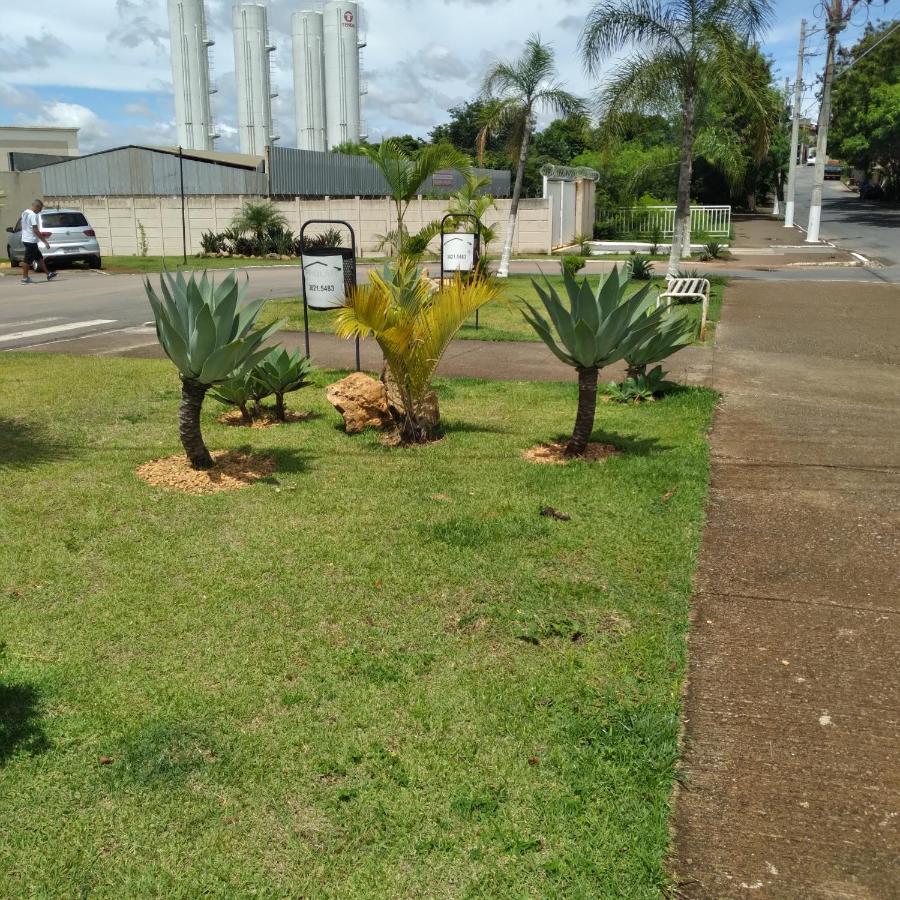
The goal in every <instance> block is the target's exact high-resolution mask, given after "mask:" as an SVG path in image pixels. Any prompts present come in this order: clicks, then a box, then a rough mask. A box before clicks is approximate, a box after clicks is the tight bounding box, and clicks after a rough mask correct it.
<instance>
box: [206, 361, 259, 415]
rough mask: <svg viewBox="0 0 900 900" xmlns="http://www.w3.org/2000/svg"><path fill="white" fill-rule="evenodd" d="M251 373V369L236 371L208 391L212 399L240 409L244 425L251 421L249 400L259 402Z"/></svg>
mask: <svg viewBox="0 0 900 900" xmlns="http://www.w3.org/2000/svg"><path fill="white" fill-rule="evenodd" d="M252 374H253V373H252V371H241V372H237V373H236V374H235V375H233V376H232V377H231V378H229V379H228V381H223V382H222V383H221V384H217V385H216V386H215V387H214V388H213V389H212V390H211V391H210V392H209V393H210V395H211V396H212V397H213V399H214V400H218V401H219V402H220V403H224V404H225V405H226V406H236V407H237V408H238V409H239V410H240V411H241V418H242V419H243V421H244V424H245V425H250V424H251V423H252V422H253V415H252V413H251V412H250V402H251V401H256V402H257V404H258V403H259V401H258V400H257V394H256V390H255V385H254V382H253V377H252ZM266 396H268V394H267V395H266ZM260 399H261V398H260Z"/></svg>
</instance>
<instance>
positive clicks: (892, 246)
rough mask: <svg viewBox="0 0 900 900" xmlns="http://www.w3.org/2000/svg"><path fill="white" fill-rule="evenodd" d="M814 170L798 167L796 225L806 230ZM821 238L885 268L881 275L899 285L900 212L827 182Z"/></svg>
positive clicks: (823, 199)
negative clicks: (876, 262)
mask: <svg viewBox="0 0 900 900" xmlns="http://www.w3.org/2000/svg"><path fill="white" fill-rule="evenodd" d="M812 183H813V167H812V166H798V167H797V193H796V197H795V201H794V202H795V214H794V221H795V223H796V224H797V225H799V226H801V227H802V228H803V229H804V230H805V229H806V226H807V222H808V221H809V201H810V196H811V194H812ZM819 237H820V238H822V239H823V240H827V241H830V242H831V243H833V244H834V245H835V246H837V247H840V248H841V249H842V250H850V251H856V252H857V253H861V254H862V255H863V256H865V257H867V258H868V259H872V260H876V261H878V262H880V263H881V264H882V265H883V266H885V271H883V272H882V273H881V274H882V276H883V277H885V278H886V279H887V280H889V281H894V282H900V208H898V207H897V206H896V205H895V206H889V205H887V204H885V203H876V202H872V201H862V200H860V199H859V195H858V194H856V193H854V192H851V191H849V190H848V189H847V188H845V187H844V185H843V184H841V182H839V181H826V182H825V186H824V190H823V192H822V224H821V226H820V229H819Z"/></svg>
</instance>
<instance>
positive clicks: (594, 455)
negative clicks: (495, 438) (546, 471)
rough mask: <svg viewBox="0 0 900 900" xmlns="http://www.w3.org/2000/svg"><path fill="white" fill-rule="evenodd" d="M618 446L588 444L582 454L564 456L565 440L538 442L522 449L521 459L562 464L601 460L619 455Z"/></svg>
mask: <svg viewBox="0 0 900 900" xmlns="http://www.w3.org/2000/svg"><path fill="white" fill-rule="evenodd" d="M621 453H622V451H621V450H619V448H618V447H614V446H613V445H612V444H588V445H587V447H586V448H585V450H584V455H583V456H566V442H565V441H553V443H550V444H538V445H537V447H530V448H529V449H528V450H523V451H522V459H524V460H527V461H528V462H530V463H543V464H545V465H553V466H562V465H565V464H566V463H569V462H574V461H580V462H603V460H604V459H606V458H607V457H609V456H620V455H621Z"/></svg>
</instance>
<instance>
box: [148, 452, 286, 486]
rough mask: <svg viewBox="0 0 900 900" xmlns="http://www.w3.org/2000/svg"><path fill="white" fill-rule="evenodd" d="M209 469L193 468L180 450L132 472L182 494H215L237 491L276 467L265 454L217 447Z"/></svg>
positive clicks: (152, 483) (149, 481)
mask: <svg viewBox="0 0 900 900" xmlns="http://www.w3.org/2000/svg"><path fill="white" fill-rule="evenodd" d="M211 455H212V458H213V461H214V462H215V465H214V466H213V467H212V468H211V469H192V468H191V466H190V463H189V462H188V460H187V457H186V456H185V455H184V454H183V453H177V454H175V455H174V456H167V457H165V458H163V459H154V460H151V461H150V462H147V463H144V464H143V465H141V466H138V467H137V469H136V470H135V474H136V475H137V477H138V478H140V479H141V481H146V482H147V484H149V485H152V486H153V487H161V488H165V489H166V490H171V491H182V492H183V493H185V494H217V493H220V492H221V491H236V490H239V489H240V488H243V487H249V486H250V485H251V484H254V483H255V482H257V481H259V480H260V479H262V478H268V476H269V475H271V474H272V473H273V472H274V471H275V463H274V461H273V460H272V459H270V458H269V457H267V456H254V455H253V454H249V453H241V452H239V451H235V450H216V451H214V452H213V453H212V454H211Z"/></svg>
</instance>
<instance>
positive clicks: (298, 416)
mask: <svg viewBox="0 0 900 900" xmlns="http://www.w3.org/2000/svg"><path fill="white" fill-rule="evenodd" d="M317 417H318V414H317V413H314V412H311V411H307V412H293V411H292V410H288V411H287V412H285V414H284V419H279V418H278V417H277V416H276V415H275V412H274V410H271V409H264V410H263V412H262V413H261V414H260V415H259V416H254V417H253V419H252V420H251V421H250V422H248V421H246V419H244V416H243V415H242V414H241V411H240V410H239V409H231V410H229V411H228V412H226V413H222V415H221V416H218V417H217V418H216V422H218V423H219V424H220V425H230V426H231V427H232V428H272V427H273V426H276V425H291V424H299V423H302V422H309V421H310V419H315V418H317Z"/></svg>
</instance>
